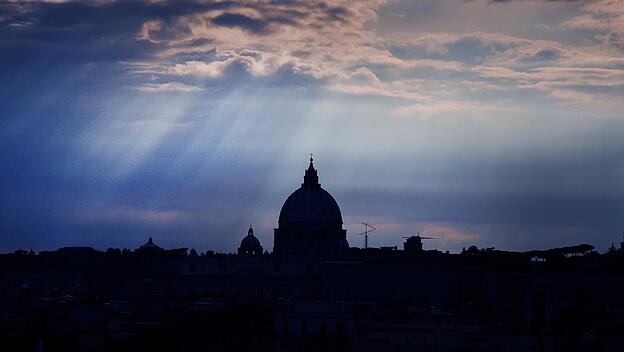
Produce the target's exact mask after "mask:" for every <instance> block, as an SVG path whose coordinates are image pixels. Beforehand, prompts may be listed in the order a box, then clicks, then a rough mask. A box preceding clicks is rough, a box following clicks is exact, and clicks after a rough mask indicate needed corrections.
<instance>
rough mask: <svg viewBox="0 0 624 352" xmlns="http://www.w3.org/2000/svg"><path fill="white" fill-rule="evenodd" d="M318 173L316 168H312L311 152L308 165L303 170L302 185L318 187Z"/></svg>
mask: <svg viewBox="0 0 624 352" xmlns="http://www.w3.org/2000/svg"><path fill="white" fill-rule="evenodd" d="M318 181H319V179H318V174H317V172H316V169H315V168H314V159H313V158H312V154H310V166H308V169H307V170H306V171H305V176H303V183H302V184H301V186H302V187H320V186H321V184H320V183H319V182H318Z"/></svg>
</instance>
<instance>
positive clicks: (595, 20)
mask: <svg viewBox="0 0 624 352" xmlns="http://www.w3.org/2000/svg"><path fill="white" fill-rule="evenodd" d="M582 11H583V12H584V13H583V14H581V15H578V16H575V17H573V18H571V19H569V20H566V21H564V22H563V23H562V24H561V27H562V28H564V29H588V30H595V31H599V32H602V33H603V34H601V35H596V36H595V38H596V39H598V40H599V41H601V42H602V43H603V44H604V45H606V46H607V47H609V48H611V49H614V50H615V51H617V52H619V53H622V52H624V51H623V47H622V41H621V38H622V36H624V3H622V1H619V0H597V1H592V2H590V3H588V4H586V5H585V6H583V8H582Z"/></svg>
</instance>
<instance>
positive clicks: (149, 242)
mask: <svg viewBox="0 0 624 352" xmlns="http://www.w3.org/2000/svg"><path fill="white" fill-rule="evenodd" d="M139 249H141V250H157V251H160V250H162V248H161V247H160V246H159V245H157V244H156V243H154V241H153V240H152V236H149V238H148V240H147V243H145V244H144V245H142V246H141V247H139Z"/></svg>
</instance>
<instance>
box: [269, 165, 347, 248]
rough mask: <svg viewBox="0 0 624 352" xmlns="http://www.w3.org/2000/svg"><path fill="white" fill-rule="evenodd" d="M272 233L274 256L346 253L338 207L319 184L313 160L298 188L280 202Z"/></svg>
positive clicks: (344, 236) (345, 238)
mask: <svg viewBox="0 0 624 352" xmlns="http://www.w3.org/2000/svg"><path fill="white" fill-rule="evenodd" d="M278 223H279V224H278V228H277V229H275V232H274V240H273V253H275V254H276V255H314V256H334V255H340V254H341V253H344V252H345V251H347V250H348V249H349V243H348V242H347V230H345V229H343V228H342V214H341V213H340V207H339V206H338V203H337V202H336V200H335V199H334V197H332V195H331V194H329V192H327V191H326V190H324V189H323V188H322V187H321V184H320V183H319V178H318V174H317V171H316V169H315V168H314V164H313V159H312V158H310V166H309V167H308V169H307V170H306V171H305V176H304V178H303V183H302V184H301V187H300V188H299V189H297V190H296V191H294V192H293V193H292V194H291V195H290V196H289V197H288V198H287V199H286V201H285V202H284V205H283V206H282V210H281V211H280V215H279V220H278Z"/></svg>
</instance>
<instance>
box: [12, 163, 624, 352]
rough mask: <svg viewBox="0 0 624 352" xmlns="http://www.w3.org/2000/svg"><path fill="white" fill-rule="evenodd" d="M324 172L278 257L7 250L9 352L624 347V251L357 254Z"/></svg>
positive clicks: (247, 241) (283, 218) (282, 225)
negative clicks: (324, 180)
mask: <svg viewBox="0 0 624 352" xmlns="http://www.w3.org/2000/svg"><path fill="white" fill-rule="evenodd" d="M346 235H347V232H346V230H345V229H344V228H343V219H342V213H341V210H340V207H339V206H338V203H337V202H336V200H335V199H334V197H332V195H331V194H330V193H329V192H327V191H326V190H325V189H323V188H322V187H321V184H320V183H319V177H318V173H317V170H316V169H315V167H314V161H313V159H312V158H310V164H309V166H308V168H307V170H305V174H304V177H303V183H302V184H301V187H300V188H298V189H297V190H295V191H294V192H293V193H292V194H291V195H290V196H288V198H287V199H286V201H285V202H284V204H283V206H282V208H281V211H280V213H279V218H278V226H277V228H276V229H275V230H274V241H273V249H272V252H269V251H267V250H265V249H264V248H263V246H262V244H261V243H260V241H259V239H258V237H256V236H255V235H254V230H253V228H252V227H251V226H250V227H249V229H248V231H247V234H246V235H245V236H244V237H243V238H242V240H241V243H240V246H239V247H238V250H237V251H236V253H217V252H215V251H212V250H205V251H201V250H200V251H197V250H195V249H191V250H190V251H189V250H188V249H187V248H173V249H168V248H163V247H161V246H159V245H158V244H156V241H154V239H152V237H151V236H150V237H149V238H148V239H147V242H146V243H144V244H143V245H140V246H138V248H136V249H134V250H130V249H126V248H124V249H117V248H109V249H107V250H106V251H99V250H96V249H94V248H90V247H64V248H60V249H58V250H53V251H40V252H39V253H36V252H34V251H24V250H16V251H14V252H13V253H7V254H0V351H3V352H4V351H64V352H65V351H205V350H211V351H345V352H346V351H349V352H350V351H421V352H428V351H456V352H466V351H509V352H512V351H513V352H531V351H544V352H555V351H587V352H589V351H605V352H606V351H623V350H624V337H623V335H622V334H621V332H622V331H623V330H624V309H623V307H624V298H623V297H624V296H622V292H624V241H623V242H622V243H621V245H620V247H619V248H618V247H616V246H615V245H612V246H611V248H610V249H609V250H608V251H607V252H605V253H598V252H597V251H596V250H595V249H594V247H593V246H591V245H589V244H580V245H577V246H570V247H562V248H552V249H547V250H533V251H526V252H512V251H500V250H496V249H494V248H487V249H479V248H477V247H475V246H470V247H469V248H468V249H465V250H463V251H462V252H461V253H449V252H441V251H438V250H435V249H427V248H424V246H423V242H422V240H423V239H427V237H425V236H420V234H418V235H416V236H411V237H409V238H407V239H406V240H405V241H404V243H403V248H399V246H393V247H381V248H368V247H367V246H365V248H357V247H350V246H349V243H348V242H347V239H346Z"/></svg>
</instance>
